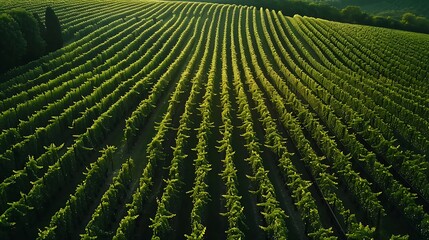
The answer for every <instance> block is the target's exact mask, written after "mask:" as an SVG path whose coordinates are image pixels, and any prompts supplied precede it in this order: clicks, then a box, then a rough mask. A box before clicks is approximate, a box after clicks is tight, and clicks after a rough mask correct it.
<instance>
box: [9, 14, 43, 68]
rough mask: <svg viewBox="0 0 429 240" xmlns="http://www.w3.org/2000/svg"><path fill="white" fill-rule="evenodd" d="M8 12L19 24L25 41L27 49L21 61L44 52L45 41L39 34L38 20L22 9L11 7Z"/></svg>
mask: <svg viewBox="0 0 429 240" xmlns="http://www.w3.org/2000/svg"><path fill="white" fill-rule="evenodd" d="M8 13H9V14H10V15H11V16H12V17H13V18H14V19H15V20H16V22H17V23H18V24H19V28H20V31H21V32H22V34H23V36H24V38H25V41H26V42H27V50H26V53H25V55H24V56H23V59H22V61H24V62H28V61H30V60H34V59H36V58H38V57H40V56H42V54H44V52H45V42H44V41H43V39H42V36H41V35H40V33H41V31H40V26H39V22H38V21H37V20H36V19H35V18H34V16H33V15H32V14H31V13H29V12H27V11H25V10H24V9H13V10H11V11H9V12H8Z"/></svg>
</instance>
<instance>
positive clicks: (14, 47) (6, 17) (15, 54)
mask: <svg viewBox="0 0 429 240" xmlns="http://www.w3.org/2000/svg"><path fill="white" fill-rule="evenodd" d="M0 35H1V36H2V37H1V38H0V72H3V71H5V70H7V69H9V68H11V67H13V66H15V65H17V64H18V63H20V61H21V59H22V57H23V56H24V55H25V52H26V49H27V41H26V40H25V38H24V35H23V33H22V32H21V31H20V25H19V24H18V22H17V21H16V20H15V19H14V18H13V17H12V16H11V15H10V14H7V13H1V14H0Z"/></svg>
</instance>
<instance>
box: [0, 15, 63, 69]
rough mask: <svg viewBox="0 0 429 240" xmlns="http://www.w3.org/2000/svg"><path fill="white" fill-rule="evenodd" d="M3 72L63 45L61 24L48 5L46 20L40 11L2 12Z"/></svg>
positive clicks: (0, 59)
mask: <svg viewBox="0 0 429 240" xmlns="http://www.w3.org/2000/svg"><path fill="white" fill-rule="evenodd" d="M0 35H1V36H2V37H1V39H0V73H3V72H6V71H7V70H9V69H11V68H14V67H16V66H19V65H22V64H25V63H28V62H30V61H32V60H35V59H37V58H39V57H41V56H42V55H44V54H46V53H48V52H53V51H55V50H57V49H59V48H61V47H62V46H63V39H62V33H61V25H60V22H59V20H58V17H57V16H56V14H55V12H54V10H53V9H52V8H51V7H47V8H46V11H45V24H44V23H43V22H42V20H41V18H40V16H39V15H38V14H37V13H33V14H32V13H30V12H28V11H26V10H24V9H20V8H16V9H12V10H9V11H6V12H3V13H0Z"/></svg>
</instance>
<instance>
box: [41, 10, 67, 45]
mask: <svg viewBox="0 0 429 240" xmlns="http://www.w3.org/2000/svg"><path fill="white" fill-rule="evenodd" d="M45 23H46V36H45V40H46V45H47V46H46V48H47V50H48V51H49V52H53V51H55V50H57V49H60V48H62V47H63V36H62V33H61V25H60V21H59V20H58V17H57V15H56V14H55V12H54V10H53V9H52V8H51V7H47V8H46V11H45Z"/></svg>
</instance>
